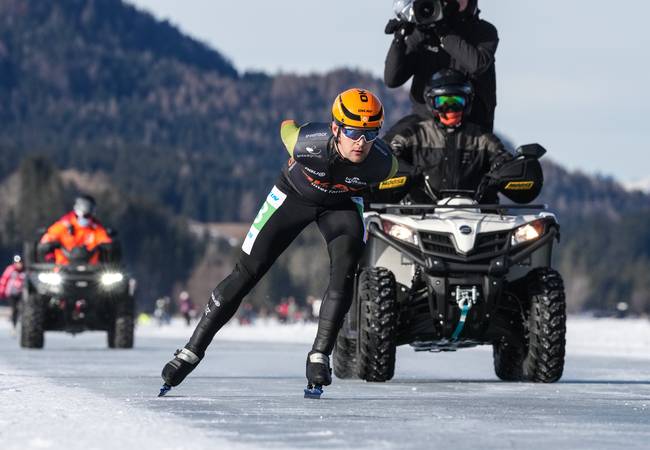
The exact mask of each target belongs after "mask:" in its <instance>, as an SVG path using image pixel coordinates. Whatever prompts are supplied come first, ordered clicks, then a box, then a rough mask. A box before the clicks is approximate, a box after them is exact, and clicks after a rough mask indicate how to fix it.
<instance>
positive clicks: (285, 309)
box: [275, 297, 289, 323]
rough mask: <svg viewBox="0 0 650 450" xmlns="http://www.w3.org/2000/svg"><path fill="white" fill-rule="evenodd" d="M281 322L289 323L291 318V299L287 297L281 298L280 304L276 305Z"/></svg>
mask: <svg viewBox="0 0 650 450" xmlns="http://www.w3.org/2000/svg"><path fill="white" fill-rule="evenodd" d="M275 312H276V313H277V314H278V320H279V321H280V323H287V321H288V320H289V300H288V299H287V298H285V297H283V298H282V300H280V304H279V305H278V306H276V307H275Z"/></svg>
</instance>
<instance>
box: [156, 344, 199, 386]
mask: <svg viewBox="0 0 650 450" xmlns="http://www.w3.org/2000/svg"><path fill="white" fill-rule="evenodd" d="M200 361H201V358H200V357H199V356H197V355H196V354H195V353H194V352H192V351H190V350H188V349H186V348H183V349H181V350H176V352H175V353H174V359H172V360H171V361H169V362H168V363H167V364H165V367H163V370H162V378H163V381H164V382H165V384H167V385H169V386H172V387H173V386H178V385H179V384H181V383H182V382H183V380H184V379H185V377H186V376H188V375H189V374H190V372H192V371H193V370H194V369H195V368H196V366H197V365H198V364H199V362H200Z"/></svg>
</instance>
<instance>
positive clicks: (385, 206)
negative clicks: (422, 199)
mask: <svg viewBox="0 0 650 450" xmlns="http://www.w3.org/2000/svg"><path fill="white" fill-rule="evenodd" d="M370 209H371V210H386V211H388V210H402V209H420V210H427V211H435V210H436V209H493V210H496V211H497V212H505V211H507V210H509V209H539V210H547V209H548V205H546V204H537V205H515V204H508V205H500V204H480V203H479V204H475V205H427V204H413V205H402V204H399V203H371V204H370Z"/></svg>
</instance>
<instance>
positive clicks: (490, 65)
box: [384, 18, 499, 131]
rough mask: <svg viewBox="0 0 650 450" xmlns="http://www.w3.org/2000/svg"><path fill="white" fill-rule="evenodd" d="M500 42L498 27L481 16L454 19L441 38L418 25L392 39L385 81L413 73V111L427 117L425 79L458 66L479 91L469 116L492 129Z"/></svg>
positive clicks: (390, 83) (396, 83)
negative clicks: (497, 54) (420, 28)
mask: <svg viewBox="0 0 650 450" xmlns="http://www.w3.org/2000/svg"><path fill="white" fill-rule="evenodd" d="M498 44H499V37H498V33H497V29H496V28H495V27H494V26H493V25H492V24H490V23H489V22H486V21H484V20H480V19H478V18H472V19H466V20H460V21H454V22H453V23H451V29H450V31H449V33H448V34H446V35H443V37H442V38H438V37H437V36H436V34H435V33H434V32H433V30H431V31H427V32H426V33H425V32H422V31H421V30H418V29H416V30H415V31H414V32H413V33H412V34H411V35H408V36H406V38H404V37H396V38H395V39H394V40H393V43H392V44H391V47H390V49H389V50H388V55H387V56H386V65H385V67H384V82H385V83H386V85H387V86H388V87H393V88H394V87H398V86H401V85H403V84H404V83H406V81H407V80H408V79H409V78H410V77H411V76H412V77H413V82H412V83H411V100H412V101H413V105H414V111H415V112H416V113H417V114H419V115H421V116H423V117H426V116H427V111H426V105H425V104H424V98H423V97H422V93H423V91H424V85H425V83H426V82H427V81H428V80H429V79H430V78H431V76H432V75H433V74H434V73H436V72H437V71H439V70H442V69H448V68H451V69H456V70H459V71H461V72H463V73H465V74H466V75H468V76H469V77H470V79H471V81H472V83H473V84H474V91H475V93H476V95H475V98H474V106H473V108H472V111H471V113H470V116H469V120H470V121H471V122H473V123H476V124H478V125H480V126H481V127H482V128H483V129H484V130H488V131H492V129H493V127H494V109H495V108H496V105H497V95H496V90H497V87H496V71H495V67H494V54H495V53H496V51H497V46H498Z"/></svg>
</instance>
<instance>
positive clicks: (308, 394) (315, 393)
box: [305, 384, 323, 399]
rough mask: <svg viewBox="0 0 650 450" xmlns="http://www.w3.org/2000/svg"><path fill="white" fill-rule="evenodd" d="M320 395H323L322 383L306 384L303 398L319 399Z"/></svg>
mask: <svg viewBox="0 0 650 450" xmlns="http://www.w3.org/2000/svg"><path fill="white" fill-rule="evenodd" d="M321 395H323V385H321V384H316V385H312V384H308V385H307V388H306V389H305V398H314V399H319V398H320V396H321Z"/></svg>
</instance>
